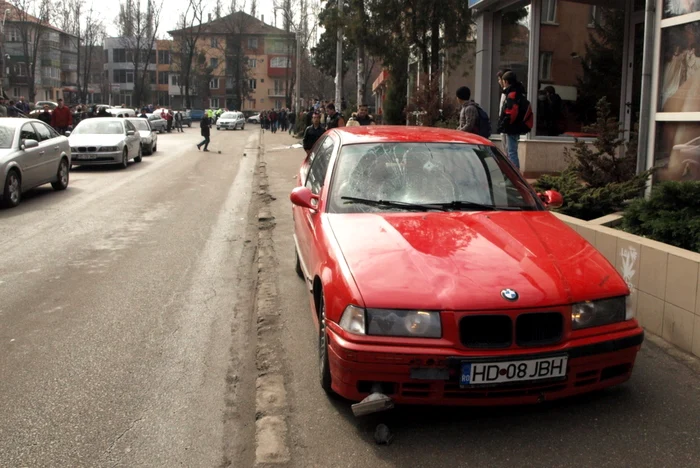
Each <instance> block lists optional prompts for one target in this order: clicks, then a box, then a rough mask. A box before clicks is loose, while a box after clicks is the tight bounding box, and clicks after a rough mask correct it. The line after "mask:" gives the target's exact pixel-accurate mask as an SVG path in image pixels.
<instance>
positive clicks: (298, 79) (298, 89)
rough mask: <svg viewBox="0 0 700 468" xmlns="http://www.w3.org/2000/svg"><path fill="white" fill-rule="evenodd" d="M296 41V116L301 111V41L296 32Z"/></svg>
mask: <svg viewBox="0 0 700 468" xmlns="http://www.w3.org/2000/svg"><path fill="white" fill-rule="evenodd" d="M296 39H297V72H296V75H297V77H296V81H295V84H296V95H297V98H296V105H295V106H294V107H295V109H293V110H294V112H295V113H296V114H297V115H298V114H299V112H300V111H301V74H300V69H301V67H300V66H299V63H300V62H301V41H300V40H299V39H300V38H299V31H297V32H296Z"/></svg>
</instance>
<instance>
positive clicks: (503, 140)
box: [491, 68, 510, 154]
mask: <svg viewBox="0 0 700 468" xmlns="http://www.w3.org/2000/svg"><path fill="white" fill-rule="evenodd" d="M509 71H510V68H504V69H502V70H499V71H498V73H497V74H496V79H497V80H498V89H499V90H500V92H501V100H500V101H499V104H498V115H499V116H500V115H501V112H503V104H505V102H506V84H505V82H504V81H503V75H505V74H506V73H508V72H509ZM491 115H493V113H492V114H491ZM501 145H502V146H503V152H504V153H506V154H508V136H507V135H506V134H505V133H501Z"/></svg>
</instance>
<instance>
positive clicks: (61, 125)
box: [51, 99, 73, 135]
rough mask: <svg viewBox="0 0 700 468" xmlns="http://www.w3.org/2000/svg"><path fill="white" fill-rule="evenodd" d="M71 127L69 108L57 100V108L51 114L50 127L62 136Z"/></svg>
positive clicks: (71, 120)
mask: <svg viewBox="0 0 700 468" xmlns="http://www.w3.org/2000/svg"><path fill="white" fill-rule="evenodd" d="M71 125H73V113H72V112H71V111H70V109H69V108H67V107H66V106H64V105H63V99H59V100H58V107H57V108H55V109H54V110H53V114H51V126H52V127H53V128H55V129H56V131H57V132H58V133H60V134H61V135H64V134H65V133H66V132H67V131H68V127H70V126H71Z"/></svg>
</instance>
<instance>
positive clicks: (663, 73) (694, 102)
mask: <svg viewBox="0 0 700 468" xmlns="http://www.w3.org/2000/svg"><path fill="white" fill-rule="evenodd" d="M698 54H700V21H694V22H690V23H685V24H680V25H676V26H670V27H666V28H663V29H662V30H661V66H660V67H659V74H660V76H659V99H658V111H659V112H700V57H698Z"/></svg>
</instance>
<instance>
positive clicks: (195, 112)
mask: <svg viewBox="0 0 700 468" xmlns="http://www.w3.org/2000/svg"><path fill="white" fill-rule="evenodd" d="M203 117H204V111H203V110H202V109H192V110H191V111H190V118H191V119H192V120H193V121H195V120H202V118H203Z"/></svg>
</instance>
